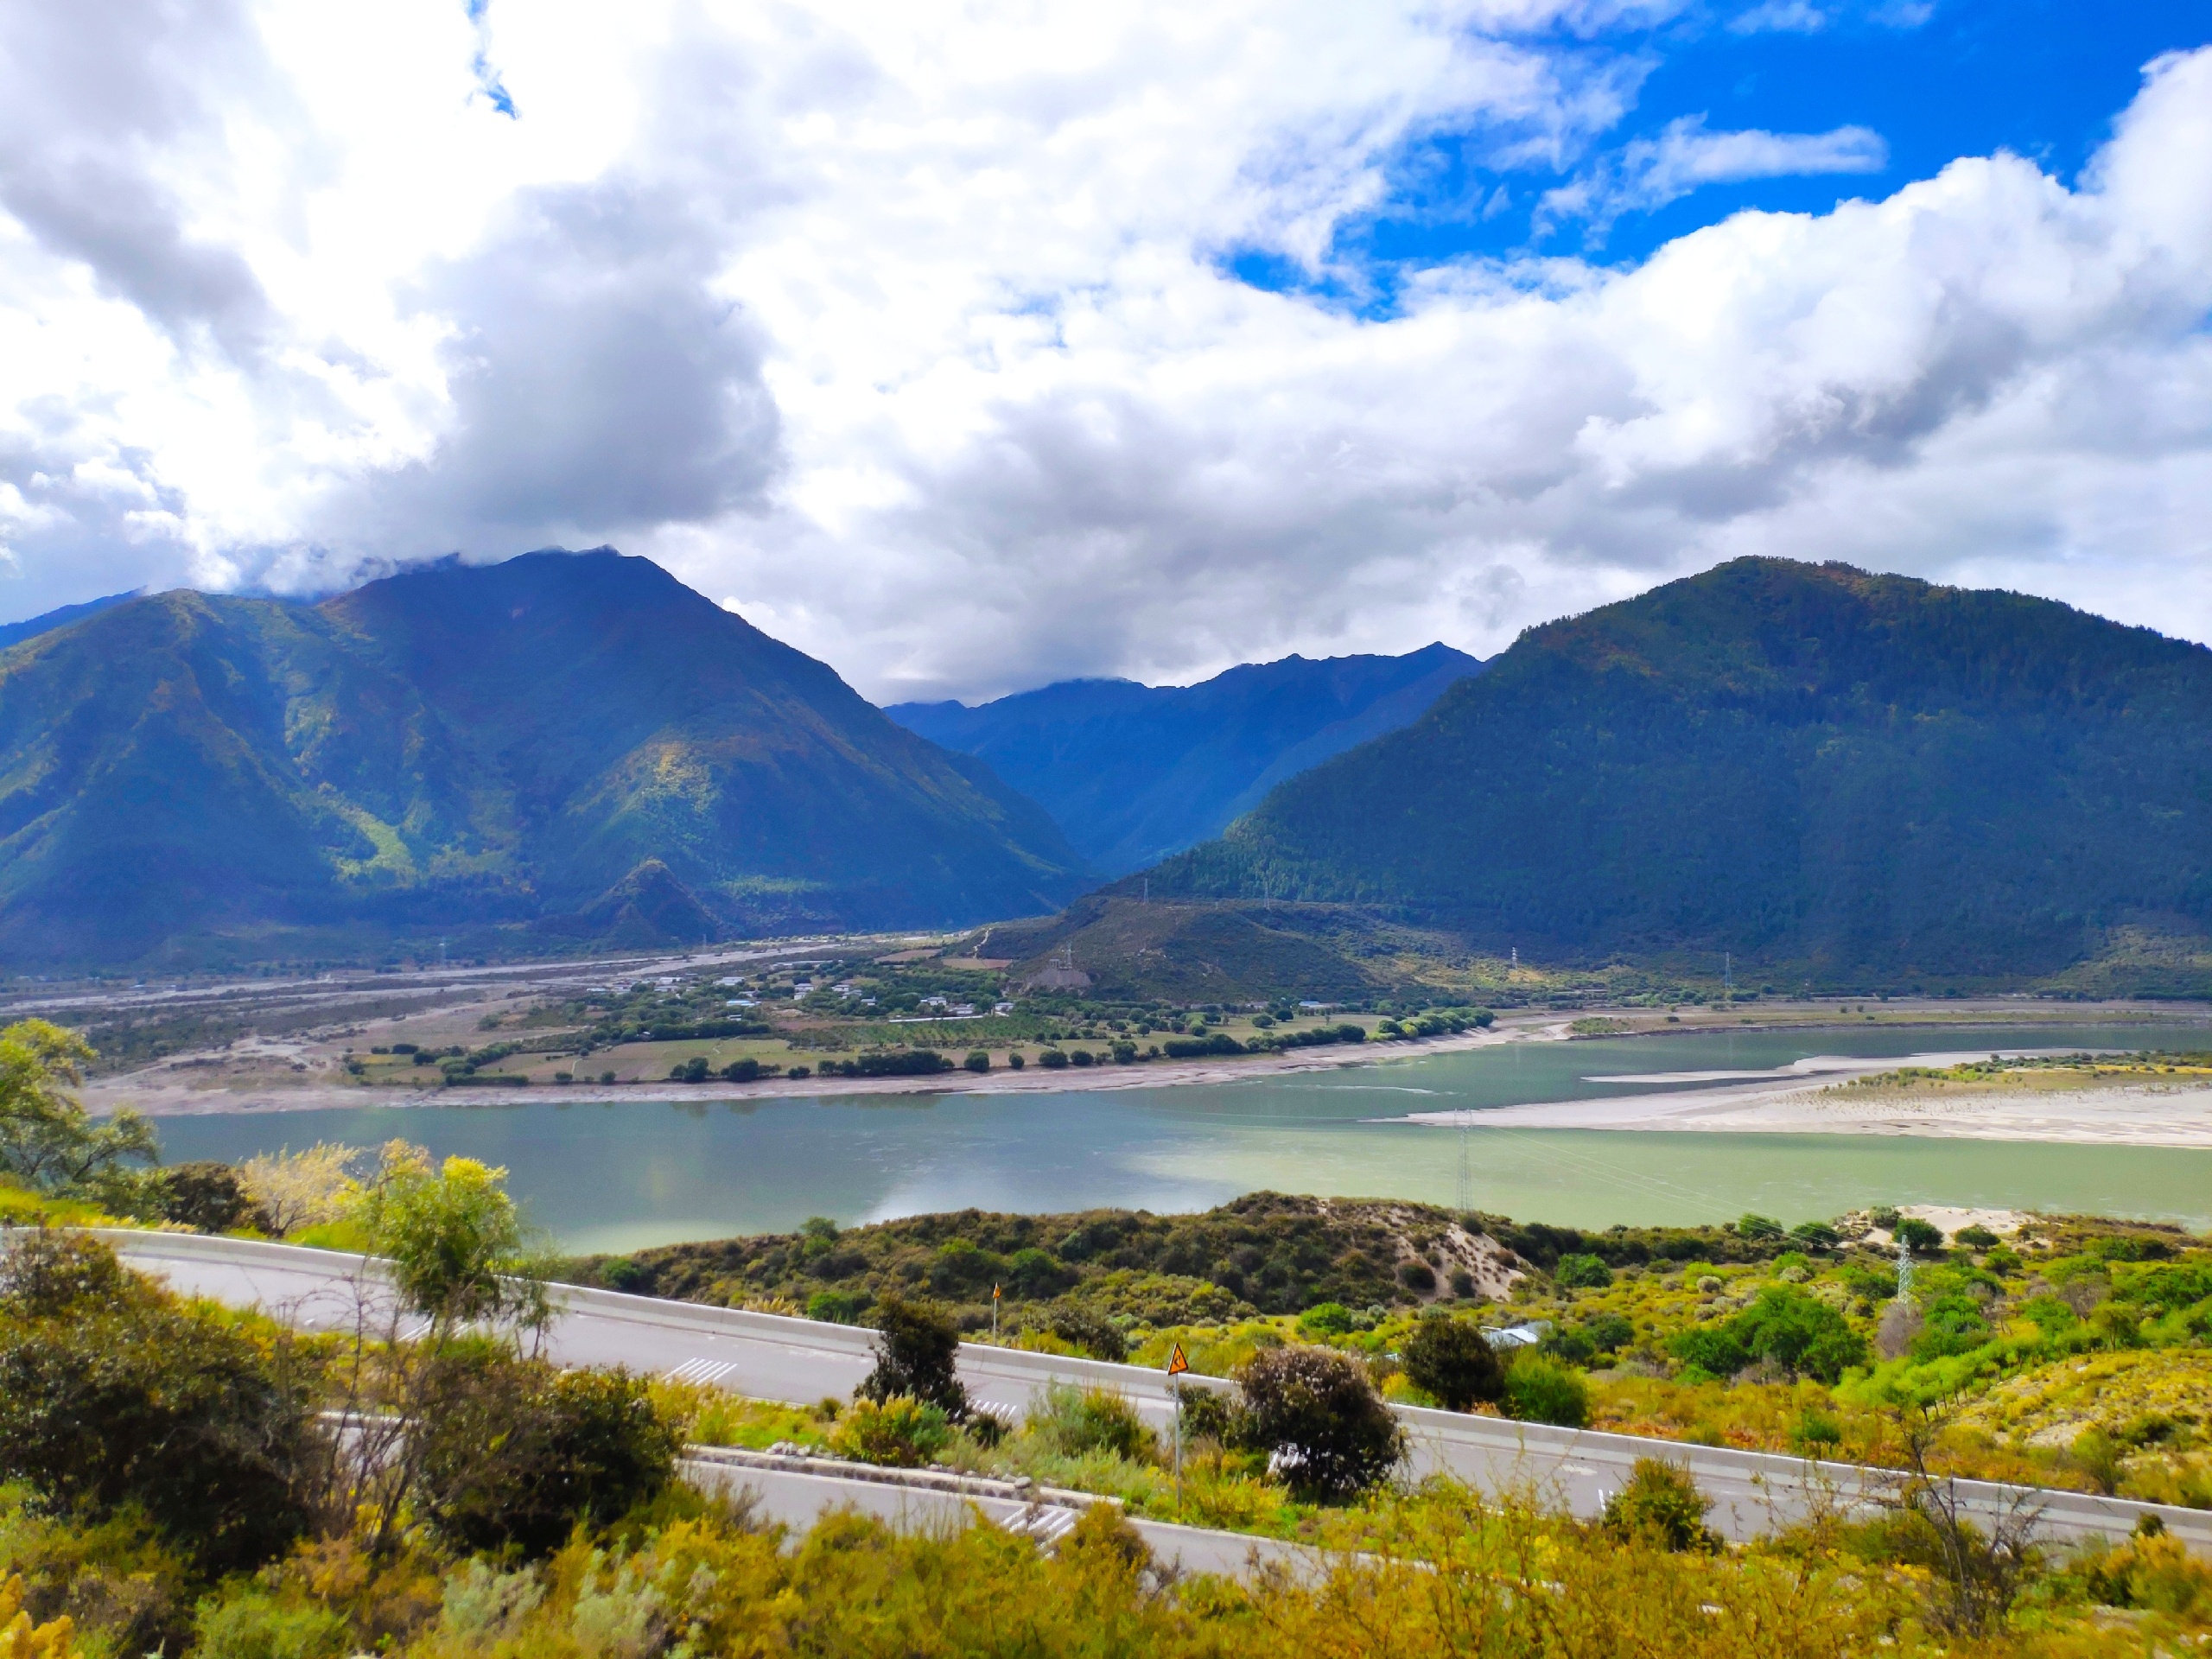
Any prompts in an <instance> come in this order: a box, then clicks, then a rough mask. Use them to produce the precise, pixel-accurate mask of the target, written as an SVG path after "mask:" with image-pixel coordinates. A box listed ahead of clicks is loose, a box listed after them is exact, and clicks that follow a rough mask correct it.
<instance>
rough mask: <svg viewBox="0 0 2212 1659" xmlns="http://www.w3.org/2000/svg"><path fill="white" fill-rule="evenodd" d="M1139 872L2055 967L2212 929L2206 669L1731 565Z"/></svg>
mask: <svg viewBox="0 0 2212 1659" xmlns="http://www.w3.org/2000/svg"><path fill="white" fill-rule="evenodd" d="M1147 880H1148V884H1149V890H1150V892H1151V893H1152V895H1153V896H1154V898H1155V899H1158V898H1160V897H1163V896H1166V897H1176V896H1181V897H1192V898H1208V899H1215V898H1238V899H1243V898H1258V897H1261V896H1262V895H1268V896H1272V897H1274V899H1315V900H1332V901H1339V902H1341V901H1351V902H1356V903H1359V904H1363V905H1370V906H1383V907H1384V908H1385V909H1387V910H1389V911H1390V912H1394V913H1397V914H1400V915H1404V916H1408V917H1413V918H1421V919H1424V920H1427V921H1430V922H1434V923H1440V924H1444V925H1450V926H1452V927H1453V928H1455V929H1457V930H1459V931H1460V932H1461V933H1462V934H1463V935H1464V936H1465V937H1466V938H1468V939H1469V940H1470V941H1471V942H1472V943H1474V944H1478V945H1481V946H1488V947H1491V948H1495V949H1497V950H1501V951H1502V950H1504V949H1506V948H1508V947H1509V946H1514V945H1517V946H1518V947H1519V948H1520V949H1521V950H1523V951H1524V952H1528V951H1531V950H1541V951H1550V952H1554V953H1560V954H1565V955H1567V956H1573V955H1577V954H1580V955H1585V956H1593V955H1607V954H1621V953H1645V954H1651V953H1658V954H1666V953H1680V952H1684V951H1690V952H1700V953H1717V952H1721V951H1730V952H1733V953H1735V954H1736V956H1737V958H1738V963H1739V964H1741V963H1745V961H1747V960H1748V961H1761V962H1766V963H1774V964H1790V965H1793V966H1802V967H1803V968H1805V969H1807V970H1808V971H1821V972H1827V971H1843V970H1853V971H1858V970H1866V971H1872V972H1875V973H1878V974H1879V975H1880V976H1883V977H1884V978H1885V979H1887V980H1891V981H1895V980H1899V979H1903V978H1905V977H1909V976H1910V975H1911V974H1913V973H1915V972H1921V971H1924V972H1927V973H1929V974H1942V975H1961V974H1964V975H1986V976H1999V977H2002V976H2037V975H2046V974H2050V973H2053V972H2056V971H2058V970H2060V969H2063V968H2065V967H2066V966H2067V965H2068V964H2069V963H2075V962H2077V961H2079V960H2081V959H2082V958H2083V957H2085V956H2088V955H2090V954H2092V953H2094V952H2095V951H2096V950H2099V949H2101V947H2102V944H2103V942H2104V941H2105V940H2106V939H2107V938H2108V937H2109V936H2110V935H2111V933H2112V932H2113V930H2115V929H2120V928H2129V927H2132V928H2135V929H2138V930H2147V931H2150V932H2152V933H2154V934H2156V933H2166V934H2175V933H2178V934H2181V935H2184V936H2190V935H2194V936H2197V937H2202V935H2203V933H2204V932H2205V931H2207V924H2208V921H2212V652H2208V651H2207V650H2205V649H2204V648H2203V647H2202V646H2199V645H2190V644H2186V643H2183V642H2181V641H2178V640H2174V639H2167V638H2165V637H2164V636H2162V635H2160V634H2158V633H2156V632H2152V631H2151V630H2149V629H2145V628H2133V627H2124V626H2120V625H2118V624H2116V623H2113V622H2109V621H2106V620H2101V619H2100V618H2098V617H2095V616H2091V615H2088V614H2086V613H2082V612H2080V611H2077V610H2074V609H2072V608H2070V607H2067V606H2064V605H2060V604H2056V603H2053V602H2051V601H2046V600H2039V599H2031V598H2027V597H2024V596H2023V595H2020V594H2011V593H1997V592H1973V591H1967V590H1962V589H1959V588H1944V587H1937V586H1933V585H1931V584H1929V583H1927V582H1917V581H1912V580H1909V579H1906V578H1903V577H1896V576H1882V575H1868V574H1866V572H1864V571H1860V570H1856V569H1850V568H1849V567H1847V566H1843V565H1839V564H1827V565H1819V566H1815V565H1807V564H1800V563H1791V562H1789V561H1787V560H1783V559H1769V558H1746V559H1738V560H1736V561H1734V562H1732V563H1728V564H1726V565H1723V566H1720V567H1719V568H1718V569H1713V570H1710V571H1707V572H1706V573H1704V574H1703V575H1697V576H1694V577H1691V578H1689V579H1688V580H1685V581H1681V582H1672V583H1669V584H1668V585H1667V586H1665V587H1662V588H1657V589H1656V590H1654V591H1653V592H1651V593H1649V594H1643V595H1642V596H1640V597H1638V598H1637V599H1633V600H1630V601H1624V602H1623V603H1620V604H1617V605H1610V606H1606V607H1604V608H1602V609H1599V610H1596V611H1592V612H1591V613H1588V614H1586V615H1583V616H1579V617H1573V618H1570V619H1567V620H1563V621H1559V622H1554V623H1551V624H1548V625H1547V626H1542V627H1539V628H1534V629H1531V630H1530V631H1529V632H1527V633H1525V634H1523V635H1522V637H1521V639H1519V640H1518V641H1517V642H1516V644H1515V645H1513V647H1512V648H1511V649H1510V651H1508V652H1505V653H1504V654H1503V655H1502V656H1500V657H1498V658H1494V659H1492V661H1491V666H1490V668H1489V670H1488V671H1486V672H1485V673H1484V674H1483V675H1482V676H1481V677H1479V678H1473V679H1466V680H1463V681H1461V682H1459V683H1458V684H1456V685H1454V686H1453V687H1452V688H1451V690H1448V691H1447V692H1446V693H1445V695H1444V696H1442V698H1441V699H1440V701H1439V702H1437V703H1436V705H1435V706H1434V707H1433V708H1432V709H1430V710H1429V711H1428V712H1427V714H1425V715H1423V716H1422V717H1421V719H1420V720H1418V721H1415V722H1414V723H1413V724H1412V725H1411V726H1409V727H1408V728H1405V729H1403V730H1402V731H1399V732H1396V733H1394V734H1389V735H1387V736H1385V737H1383V738H1380V739H1378V740H1376V741H1373V742H1370V743H1368V744H1366V745H1364V746H1363V747H1359V748H1357V749H1354V750H1352V751H1351V752H1349V753H1344V754H1342V755H1339V756H1338V757H1336V758H1335V759H1334V760H1330V761H1328V762H1326V763H1325V764H1324V765H1322V766H1319V767H1317V768H1315V769H1313V771H1311V772H1306V773H1305V774H1304V775H1302V776H1300V777H1298V778H1295V779H1291V780H1289V781H1288V782H1287V783H1285V784H1283V785H1281V786H1279V787H1278V788H1277V789H1276V790H1275V791H1274V792H1273V793H1272V794H1270V795H1269V796H1268V798H1267V799H1266V800H1265V801H1264V802H1262V804H1260V805H1259V806H1258V807H1257V808H1256V809H1255V810H1254V811H1253V812H1252V813H1251V814H1250V815H1249V817H1246V818H1245V819H1243V820H1242V821H1241V822H1240V823H1237V824H1236V826H1235V827H1234V828H1232V829H1231V830H1230V832H1229V833H1228V834H1227V835H1226V836H1224V837H1223V838H1221V839H1219V840H1217V841H1215V842H1210V843H1208V844H1206V845H1205V846H1202V847H1199V848H1197V849H1193V850H1192V851H1191V852H1189V853H1187V854H1185V855H1181V856H1179V857H1177V858H1174V859H1171V860H1169V861H1166V863H1164V864H1163V865H1161V866H1160V868H1157V869H1155V870H1154V871H1152V872H1150V874H1149V876H1148V878H1147ZM1125 885H1126V886H1127V887H1128V890H1129V891H1132V892H1134V891H1135V884H1134V883H1130V884H1125Z"/></svg>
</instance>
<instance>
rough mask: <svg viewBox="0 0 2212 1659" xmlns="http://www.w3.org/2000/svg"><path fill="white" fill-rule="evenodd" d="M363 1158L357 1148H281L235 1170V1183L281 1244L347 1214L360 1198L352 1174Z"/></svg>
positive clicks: (323, 1144) (328, 1144)
mask: <svg viewBox="0 0 2212 1659" xmlns="http://www.w3.org/2000/svg"><path fill="white" fill-rule="evenodd" d="M363 1155H364V1154H362V1152H361V1149H360V1148H359V1147H348V1146H343V1145H340V1144H339V1143H337V1142H334V1141H317V1142H316V1143H315V1145H314V1146H312V1147H308V1149H307V1150H306V1151H305V1152H294V1151H292V1150H291V1149H290V1148H289V1147H286V1148H285V1149H284V1150H283V1151H281V1152H277V1153H264V1154H259V1155H257V1156H256V1157H252V1158H249V1159H247V1160H245V1162H244V1163H243V1164H241V1165H239V1166H238V1181H239V1184H240V1185H242V1186H243V1187H244V1188H245V1194H246V1196H247V1197H248V1198H251V1200H252V1201H253V1202H254V1204H255V1205H257V1207H258V1208H259V1209H260V1210H261V1211H262V1213H263V1214H264V1215H265V1216H266V1217H268V1218H269V1230H270V1232H272V1233H274V1234H276V1235H277V1236H278V1237H279V1238H283V1237H285V1236H288V1235H289V1234H292V1233H296V1232H297V1231H299V1230H300V1229H302V1227H320V1226H323V1225H326V1224H328V1223H331V1222H334V1221H337V1220H340V1219H341V1218H342V1217H345V1216H346V1215H347V1214H348V1213H349V1212H350V1211H352V1210H353V1206H354V1205H355V1204H356V1203H358V1202H359V1198H360V1196H361V1184H360V1182H359V1181H358V1180H356V1179H354V1176H353V1171H354V1167H355V1166H356V1165H358V1164H359V1163H360V1162H361V1160H362V1158H363Z"/></svg>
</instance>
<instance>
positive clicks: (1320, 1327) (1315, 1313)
mask: <svg viewBox="0 0 2212 1659" xmlns="http://www.w3.org/2000/svg"><path fill="white" fill-rule="evenodd" d="M1353 1328H1354V1327H1353V1325H1352V1318H1351V1309H1349V1308H1347V1307H1346V1306H1344V1304H1343V1303H1342V1302H1322V1303H1319V1304H1318V1305H1316V1306H1313V1307H1309V1308H1307V1309H1306V1311H1305V1312H1304V1313H1301V1314H1300V1315H1299V1316H1298V1334H1299V1335H1300V1336H1301V1337H1308V1338H1311V1337H1341V1336H1344V1335H1345V1334H1346V1333H1347V1332H1351V1330H1352V1329H1353Z"/></svg>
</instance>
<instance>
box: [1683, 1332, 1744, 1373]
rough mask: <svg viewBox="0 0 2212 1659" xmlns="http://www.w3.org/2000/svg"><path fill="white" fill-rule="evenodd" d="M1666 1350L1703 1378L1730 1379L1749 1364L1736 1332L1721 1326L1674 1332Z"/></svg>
mask: <svg viewBox="0 0 2212 1659" xmlns="http://www.w3.org/2000/svg"><path fill="white" fill-rule="evenodd" d="M1667 1351H1668V1352H1669V1353H1670V1354H1672V1355H1673V1356H1674V1357H1675V1358H1676V1359H1679V1360H1681V1362H1682V1363H1683V1364H1685V1365H1688V1366H1691V1367H1693V1368H1694V1369H1695V1370H1700V1371H1702V1372H1703V1373H1704V1374H1705V1375H1706V1376H1735V1374H1736V1373H1737V1372H1738V1371H1740V1370H1743V1369H1744V1367H1745V1366H1746V1365H1748V1364H1750V1363H1751V1355H1749V1354H1748V1353H1746V1352H1745V1351H1744V1344H1742V1343H1741V1342H1740V1341H1738V1339H1737V1337H1736V1333H1735V1332H1733V1331H1732V1330H1731V1329H1730V1328H1729V1327H1728V1326H1726V1325H1698V1326H1695V1327H1694V1328H1693V1329H1691V1330H1688V1331H1677V1332H1675V1334H1674V1335H1673V1336H1671V1337H1669V1338H1668V1339H1667Z"/></svg>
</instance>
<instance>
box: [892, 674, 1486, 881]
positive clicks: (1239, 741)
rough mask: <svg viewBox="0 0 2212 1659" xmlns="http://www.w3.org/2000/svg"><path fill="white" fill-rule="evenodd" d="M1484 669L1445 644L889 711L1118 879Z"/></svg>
mask: <svg viewBox="0 0 2212 1659" xmlns="http://www.w3.org/2000/svg"><path fill="white" fill-rule="evenodd" d="M1482 668H1483V664H1482V663H1481V662H1480V661H1479V660H1478V659H1477V658H1472V657H1470V656H1468V655H1466V654H1465V652H1458V651H1454V650H1452V648H1451V647H1450V646H1449V645H1429V646H1427V647H1426V648H1424V649H1422V650H1421V651H1416V652H1411V653H1410V654H1408V655H1407V656H1404V657H1332V658H1326V659H1325V660H1323V661H1320V662H1308V661H1307V660H1306V658H1303V657H1287V658H1283V659H1282V660H1281V662H1275V663H1257V664H1245V665H1244V666H1243V667H1239V668H1232V669H1230V670H1229V671H1227V672H1226V673H1224V674H1218V675H1216V676H1215V677H1213V678H1212V679H1211V680H1206V681H1205V682H1203V683H1199V684H1198V685H1192V686H1173V685H1166V686H1148V685H1139V684H1137V683H1135V682H1134V681H1130V680H1065V681H1062V682H1061V683H1058V684H1056V685H1047V686H1045V687H1042V688H1040V689H1039V690H1035V691H1024V692H1021V693H1020V694H1018V695H1016V696H1010V697H1001V698H1000V699H999V700H998V701H997V702H987V703H984V704H982V705H981V706H980V707H978V708H974V709H969V708H964V707H963V706H962V705H961V704H959V703H957V702H903V703H897V704H894V705H893V707H891V708H890V709H887V711H886V712H887V713H888V714H889V715H891V717H892V718H893V719H894V720H896V721H899V722H900V723H901V724H903V725H905V726H907V727H910V728H912V729H913V730H915V731H917V732H919V733H920V734H922V735H923V736H924V737H926V738H929V739H931V741H934V742H938V743H942V744H943V745H944V747H947V748H949V749H957V750H960V751H962V752H963V753H968V754H974V755H978V756H981V757H982V759H983V760H988V762H989V763H990V765H991V766H992V768H993V770H995V772H997V773H998V774H999V776H1001V778H1003V779H1006V780H1007V783H1009V784H1011V785H1013V786H1014V788H1016V789H1018V790H1020V791H1022V792H1023V793H1024V794H1026V795H1027V796H1029V797H1030V798H1032V799H1033V800H1035V801H1038V802H1039V803H1041V804H1043V805H1044V807H1045V808H1046V810H1047V811H1049V812H1051V813H1052V817H1054V818H1055V819H1056V820H1057V821H1058V823H1059V825H1060V827H1061V829H1064V830H1065V831H1066V832H1067V837H1068V839H1069V841H1070V842H1072V843H1073V844H1074V846H1075V848H1076V850H1077V852H1079V853H1081V854H1082V855H1084V857H1085V858H1087V859H1089V860H1090V862H1091V864H1092V865H1093V866H1094V867H1095V868H1097V869H1099V870H1101V871H1103V872H1104V873H1105V874H1109V875H1118V874H1122V873H1123V872H1124V871H1128V870H1134V869H1139V868H1142V867H1144V866H1145V865H1147V864H1150V863H1152V862H1154V861H1155V860H1157V859H1160V858H1163V857H1165V856H1166V855H1168V854H1170V853H1173V852H1178V851H1179V850H1181V849H1184V848H1185V847H1189V846H1192V845H1194V844H1195V843H1197V842H1201V841H1204V840H1205V839H1207V838H1208V837H1209V836H1217V835H1219V834H1220V833H1221V831H1222V830H1223V829H1225V828H1226V827H1227V826H1228V824H1229V823H1230V820H1231V819H1233V818H1235V817H1236V816H1237V815H1238V814H1239V813H1242V812H1245V811H1248V810H1250V809H1251V807H1252V806H1253V805H1254V804H1255V803H1256V802H1258V801H1259V800H1260V798H1262V796H1264V795H1265V794H1266V793H1267V792H1268V790H1270V789H1272V788H1273V787H1274V785H1276V784H1279V783H1281V781H1282V780H1283V779H1286V778H1289V777H1293V776H1294V775H1295V774H1297V773H1298V772H1303V771H1305V770H1306V768H1307V767H1308V766H1314V765H1317V764H1319V762H1321V761H1323V760H1327V759H1328V758H1329V757H1330V756H1332V755H1334V754H1340V753H1343V752H1344V750H1346V749H1348V748H1351V747H1352V746H1353V745H1355V744H1358V743H1363V742H1365V741H1367V740H1368V739H1370V738H1371V737H1376V736H1379V735H1380V734H1383V733H1384V732H1389V731H1393V730H1395V729H1396V728H1399V727H1401V726H1404V725H1406V724H1407V723H1408V722H1409V721H1413V720H1414V719H1415V718H1417V717H1418V716H1419V715H1421V712H1422V710H1424V709H1427V707H1428V706H1429V705H1430V704H1431V703H1433V702H1435V701H1436V699H1437V697H1438V696H1440V695H1441V694H1442V692H1443V691H1444V690H1445V689H1446V687H1447V686H1449V685H1451V684H1452V683H1453V682H1454V681H1457V680H1459V679H1461V678H1463V677H1465V676H1467V675H1470V674H1478V673H1480V672H1481V671H1482Z"/></svg>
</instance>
